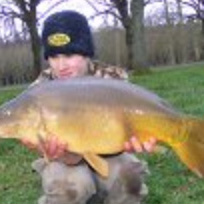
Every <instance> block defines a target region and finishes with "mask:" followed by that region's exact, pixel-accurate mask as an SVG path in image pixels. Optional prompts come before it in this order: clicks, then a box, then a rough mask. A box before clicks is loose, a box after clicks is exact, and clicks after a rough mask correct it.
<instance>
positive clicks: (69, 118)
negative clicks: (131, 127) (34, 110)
mask: <svg viewBox="0 0 204 204" xmlns="http://www.w3.org/2000/svg"><path fill="white" fill-rule="evenodd" d="M47 129H48V130H49V132H52V133H53V134H54V135H58V138H59V140H61V141H62V142H63V143H66V144H67V146H68V150H69V151H71V152H75V153H81V154H83V153H85V152H92V153H97V154H114V153H118V152H121V151H122V150H123V149H124V142H125V141H126V140H127V139H128V135H127V132H126V128H125V123H124V120H123V116H122V114H121V113H120V112H117V111H112V110H110V109H109V108H107V109H104V108H93V109H92V110H90V109H88V110H87V109H85V110H84V109H83V110H80V109H77V110H72V111H71V112H70V111H69V114H67V115H66V114H63V115H58V117H57V118H56V119H55V120H53V121H49V123H48V124H47Z"/></svg>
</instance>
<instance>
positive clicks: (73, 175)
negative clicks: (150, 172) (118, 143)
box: [33, 11, 156, 204]
mask: <svg viewBox="0 0 204 204" xmlns="http://www.w3.org/2000/svg"><path fill="white" fill-rule="evenodd" d="M42 42H43V47H44V57H45V59H46V60H47V61H48V64H49V66H50V68H49V69H47V70H44V71H43V72H42V73H41V75H40V76H39V78H38V79H37V80H36V81H35V82H34V84H33V85H35V84H38V83H43V81H45V80H54V79H62V80H65V79H68V78H69V77H77V76H87V75H93V76H96V77H104V78H118V79H121V80H127V74H126V72H125V71H124V70H123V69H121V68H118V67H115V66H107V65H105V64H101V63H99V62H97V61H93V60H92V58H93V56H94V46H93V41H92V35H91V31H90V27H89V25H88V23H87V20H86V18H85V17H84V16H83V15H81V14H79V13H77V12H74V11H62V12H59V13H55V14H53V15H51V16H50V17H48V19H47V20H46V21H45V23H44V28H43V32H42ZM52 138H53V139H52V141H50V142H49V144H46V146H45V147H44V148H45V149H46V153H47V155H48V156H49V158H50V159H51V160H53V161H52V162H51V163H49V164H46V163H45V162H44V160H43V159H39V160H37V161H35V162H34V163H33V168H34V169H35V170H36V171H37V172H39V173H40V175H41V177H42V184H43V190H44V195H43V196H42V197H41V198H40V199H39V204H68V203H69V204H86V203H89V204H90V203H94V204H97V203H105V204H124V203H126V204H128V203H129V204H133V203H134V204H136V203H140V201H141V199H142V197H143V195H145V194H146V193H147V192H146V191H145V189H144V186H145V185H144V183H143V176H144V174H146V172H147V169H146V168H145V166H144V165H143V164H142V163H141V162H140V161H139V160H138V159H136V158H135V157H134V156H133V155H131V154H127V153H122V154H118V155H111V156H107V157H106V159H107V161H108V162H109V165H110V171H111V172H110V176H109V177H108V179H103V178H101V177H100V176H98V175H97V174H95V172H94V171H93V170H92V169H90V168H89V167H88V166H87V164H86V163H85V162H84V161H83V160H82V158H81V157H80V156H79V155H74V154H71V153H68V152H66V151H65V150H64V148H63V145H61V144H58V143H57V140H56V138H57V136H53V137H52ZM155 143H156V141H155V139H154V138H152V139H151V140H150V141H149V142H146V143H144V144H141V143H140V142H139V141H138V140H137V138H136V137H132V138H131V140H130V141H127V142H126V143H125V144H124V150H126V151H136V152H142V151H143V150H146V151H148V152H151V151H153V149H154V146H155Z"/></svg>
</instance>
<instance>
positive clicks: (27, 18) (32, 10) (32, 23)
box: [0, 0, 68, 78]
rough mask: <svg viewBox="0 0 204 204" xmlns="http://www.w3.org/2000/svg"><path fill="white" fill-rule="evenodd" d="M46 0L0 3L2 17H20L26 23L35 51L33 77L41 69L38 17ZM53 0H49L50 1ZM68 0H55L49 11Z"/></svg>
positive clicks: (7, 19) (7, 0) (7, 18)
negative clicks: (40, 5)
mask: <svg viewBox="0 0 204 204" xmlns="http://www.w3.org/2000/svg"><path fill="white" fill-rule="evenodd" d="M44 1H46V0H5V3H0V18H1V19H4V20H5V21H9V20H10V21H11V22H13V19H16V18H18V19H20V20H21V21H22V22H23V23H22V24H25V25H26V27H27V29H28V33H29V35H30V41H31V49H32V53H33V77H34V78H35V77H37V76H38V74H39V72H40V71H41V45H40V37H39V34H38V28H37V23H38V18H37V7H38V5H39V4H40V3H42V2H44ZM51 1H52V0H49V3H50V2H51ZM64 1H68V0H58V1H56V0H53V1H52V3H53V4H52V6H51V7H48V9H47V11H46V12H45V13H44V15H45V14H46V13H48V12H49V11H50V10H51V9H52V8H54V7H55V6H57V5H58V4H60V3H63V2H64Z"/></svg>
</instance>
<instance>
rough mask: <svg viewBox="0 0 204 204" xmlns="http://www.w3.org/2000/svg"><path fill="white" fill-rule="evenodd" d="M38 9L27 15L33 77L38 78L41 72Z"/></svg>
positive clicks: (33, 9)
mask: <svg viewBox="0 0 204 204" xmlns="http://www.w3.org/2000/svg"><path fill="white" fill-rule="evenodd" d="M36 19H37V17H36V7H35V8H32V10H31V12H30V13H27V16H26V24H27V27H28V30H29V33H30V40H31V50H32V53H33V77H34V78H36V77H37V76H38V75H39V73H40V72H41V66H42V63H41V45H40V38H39V35H38V31H37V26H36V21H37V20H36Z"/></svg>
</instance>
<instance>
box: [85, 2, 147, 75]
mask: <svg viewBox="0 0 204 204" xmlns="http://www.w3.org/2000/svg"><path fill="white" fill-rule="evenodd" d="M86 1H87V2H88V3H89V4H90V5H91V6H92V7H93V8H94V9H95V11H96V15H94V17H95V16H98V15H102V14H103V15H113V16H114V17H115V18H117V19H119V21H120V22H121V24H122V25H123V27H124V28H125V30H126V44H127V50H128V68H129V69H134V70H136V71H138V72H140V71H142V72H143V71H146V70H147V68H148V64H147V58H146V49H145V47H146V45H145V33H144V7H145V2H144V0H94V1H91V0H86ZM96 3H98V4H101V5H103V6H104V7H105V9H104V10H103V11H99V10H98V9H97V8H98V7H97V6H96V5H95V4H96Z"/></svg>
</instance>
